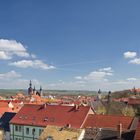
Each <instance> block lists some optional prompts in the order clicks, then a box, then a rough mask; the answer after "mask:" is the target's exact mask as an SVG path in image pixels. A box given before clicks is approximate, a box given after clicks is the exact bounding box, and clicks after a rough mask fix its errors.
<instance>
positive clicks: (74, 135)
mask: <svg viewBox="0 0 140 140" xmlns="http://www.w3.org/2000/svg"><path fill="white" fill-rule="evenodd" d="M84 133H85V132H84V129H74V128H68V127H57V126H47V127H46V128H45V130H44V131H43V133H42V134H41V136H40V137H39V140H46V139H47V138H49V139H51V138H52V139H53V140H68V139H69V140H82V139H83V136H84Z"/></svg>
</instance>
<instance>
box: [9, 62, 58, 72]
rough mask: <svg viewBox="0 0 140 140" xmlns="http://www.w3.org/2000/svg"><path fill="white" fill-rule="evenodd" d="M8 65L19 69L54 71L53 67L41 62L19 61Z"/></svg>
mask: <svg viewBox="0 0 140 140" xmlns="http://www.w3.org/2000/svg"><path fill="white" fill-rule="evenodd" d="M9 65H12V66H16V67H20V68H28V67H30V68H36V69H43V70H49V69H55V67H54V66H52V65H48V64H46V63H44V62H42V61H41V60H21V61H17V62H13V63H10V64H9Z"/></svg>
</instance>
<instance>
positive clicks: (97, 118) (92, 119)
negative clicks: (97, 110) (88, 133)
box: [84, 114, 134, 130]
mask: <svg viewBox="0 0 140 140" xmlns="http://www.w3.org/2000/svg"><path fill="white" fill-rule="evenodd" d="M133 119H134V118H133V117H126V116H113V115H91V114H90V115H88V118H87V120H86V122H85V124H84V127H98V128H113V129H116V128H117V125H118V124H119V123H121V124H122V127H123V130H126V129H128V128H129V127H130V125H131V123H132V121H133Z"/></svg>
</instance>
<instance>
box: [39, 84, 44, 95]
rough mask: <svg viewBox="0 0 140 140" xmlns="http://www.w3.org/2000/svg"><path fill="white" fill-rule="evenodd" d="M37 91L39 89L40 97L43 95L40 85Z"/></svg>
mask: <svg viewBox="0 0 140 140" xmlns="http://www.w3.org/2000/svg"><path fill="white" fill-rule="evenodd" d="M39 91H40V96H41V97H42V96H43V95H42V94H43V93H42V87H41V86H40V90H39Z"/></svg>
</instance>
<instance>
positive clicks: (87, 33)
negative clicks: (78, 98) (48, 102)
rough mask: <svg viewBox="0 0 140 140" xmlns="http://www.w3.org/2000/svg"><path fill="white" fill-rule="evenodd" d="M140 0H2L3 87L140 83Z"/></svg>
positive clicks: (127, 85) (115, 87)
mask: <svg viewBox="0 0 140 140" xmlns="http://www.w3.org/2000/svg"><path fill="white" fill-rule="evenodd" d="M139 7H140V1H139V0H135V1H133V0H116V1H113V0H101V1H99V0H88V1H87V0H59V1H58V0H42V1H38V0H28V1H19V0H13V1H11V0H4V1H0V89H3V88H13V89H14V88H18V89H21V88H27V86H28V83H29V80H32V81H33V84H34V85H36V88H39V86H40V85H42V87H43V88H44V89H68V90H69V89H70V90H72V89H77V90H79V89H80V90H98V89H99V88H100V89H101V90H106V91H108V90H113V91H114V90H122V89H128V88H133V87H134V86H135V87H137V88H139V87H140V18H139V17H140V16H139V15H140V8H139Z"/></svg>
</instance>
